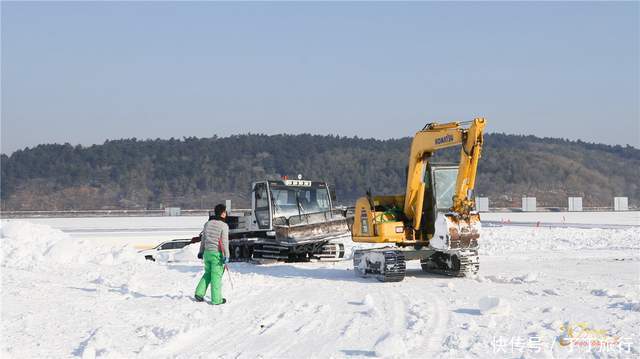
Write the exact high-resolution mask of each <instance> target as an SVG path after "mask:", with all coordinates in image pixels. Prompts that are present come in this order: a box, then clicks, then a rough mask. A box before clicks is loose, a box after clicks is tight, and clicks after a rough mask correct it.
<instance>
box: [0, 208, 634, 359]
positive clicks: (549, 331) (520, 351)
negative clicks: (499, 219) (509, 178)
mask: <svg viewBox="0 0 640 359" xmlns="http://www.w3.org/2000/svg"><path fill="white" fill-rule="evenodd" d="M85 228H86V227H85ZM119 228H122V227H119ZM171 228H176V227H175V226H174V227H171ZM89 229H90V228H89ZM638 230H639V228H638V227H629V228H624V229H574V228H536V227H510V226H504V227H486V228H485V229H484V230H483V235H482V244H481V252H480V254H481V269H480V274H479V275H478V276H477V277H475V278H448V277H443V276H437V275H429V274H424V273H422V272H421V270H420V269H419V264H418V263H415V262H409V271H408V275H407V277H406V278H405V280H404V281H403V282H400V283H379V282H377V281H375V279H365V278H358V277H356V276H355V275H354V273H353V270H352V264H351V261H350V260H346V261H341V262H315V263H304V264H287V263H277V264H269V265H254V264H248V263H232V264H231V265H230V267H231V271H230V273H226V274H225V276H224V279H223V286H224V289H223V290H224V296H225V297H226V298H227V299H228V301H229V302H228V303H227V304H225V305H223V306H212V305H210V304H207V303H198V302H194V301H193V300H192V296H193V291H194V288H195V285H196V283H197V281H198V279H199V277H200V275H201V274H202V268H201V262H199V261H198V260H196V259H195V253H194V249H195V248H189V247H187V248H186V249H185V250H184V251H183V252H182V253H180V255H179V256H177V258H176V259H182V261H180V262H171V263H166V262H149V261H145V260H144V259H142V258H141V256H140V255H138V253H137V251H136V250H135V249H134V248H133V246H132V245H131V244H123V243H119V242H118V241H115V240H113V241H102V240H100V241H99V240H96V239H95V238H92V237H85V238H79V237H77V236H76V234H75V233H64V232H61V231H60V230H58V229H53V228H51V227H50V226H47V225H44V224H35V223H28V222H24V221H13V220H12V221H3V222H2V253H3V254H2V264H1V269H2V309H1V314H2V343H1V346H2V347H1V352H0V355H1V356H2V357H3V358H36V357H37V358H41V357H56V358H58V357H84V358H93V357H113V358H123V357H127V358H130V357H144V358H147V357H148V358H157V357H178V358H193V357H207V358H210V357H222V358H236V357H240V358H255V357H263V358H301V357H317V358H325V357H334V358H368V357H384V358H389V357H400V358H404V357H409V358H429V357H452V358H459V357H478V358H487V357H509V358H512V357H521V356H522V357H534V358H537V357H540V358H546V357H637V356H638V354H640V352H639V350H640V338H639V337H638V331H637V328H638V327H640V300H639V295H638V293H639V289H640V279H639V273H640V252H639V250H640V238H638ZM103 235H104V234H103ZM156 239H158V238H156ZM146 240H148V238H147V239H146ZM345 241H346V242H347V244H348V245H352V244H351V243H349V241H348V240H347V239H345ZM129 243H131V242H129ZM232 285H233V287H232ZM567 328H570V329H573V330H570V331H568V330H567ZM578 332H581V333H582V334H585V333H586V334H588V335H589V336H590V337H593V338H591V339H593V340H587V339H585V338H581V337H580V336H579V334H580V333H578ZM571 338H573V339H571ZM559 341H562V342H563V343H564V344H567V343H569V344H568V345H560V344H559ZM589 346H590V347H589Z"/></svg>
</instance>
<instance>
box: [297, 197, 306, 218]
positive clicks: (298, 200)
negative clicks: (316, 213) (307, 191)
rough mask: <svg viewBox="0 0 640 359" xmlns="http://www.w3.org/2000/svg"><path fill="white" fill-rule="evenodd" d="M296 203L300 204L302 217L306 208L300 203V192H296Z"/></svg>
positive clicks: (299, 210) (299, 208) (299, 214)
mask: <svg viewBox="0 0 640 359" xmlns="http://www.w3.org/2000/svg"><path fill="white" fill-rule="evenodd" d="M296 203H297V204H298V216H302V212H304V208H303V207H302V203H300V192H298V191H296Z"/></svg>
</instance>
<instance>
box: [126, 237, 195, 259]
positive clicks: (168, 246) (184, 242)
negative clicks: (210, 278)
mask: <svg viewBox="0 0 640 359" xmlns="http://www.w3.org/2000/svg"><path fill="white" fill-rule="evenodd" d="M191 243H192V240H191V239H173V240H170V241H166V242H162V243H160V244H158V245H157V246H155V247H154V248H151V249H144V250H141V251H139V252H138V253H140V254H142V255H143V256H144V259H146V260H150V261H155V260H156V259H158V257H159V256H162V257H164V258H167V259H171V258H172V255H173V254H175V253H176V252H179V251H181V250H182V249H183V248H184V247H186V246H188V245H189V244H191ZM198 245H199V244H198ZM168 261H169V262H171V260H168Z"/></svg>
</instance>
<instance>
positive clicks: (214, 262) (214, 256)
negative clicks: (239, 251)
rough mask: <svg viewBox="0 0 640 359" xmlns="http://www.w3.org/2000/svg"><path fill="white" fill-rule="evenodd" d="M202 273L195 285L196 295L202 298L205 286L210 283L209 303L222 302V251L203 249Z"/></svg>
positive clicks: (205, 290)
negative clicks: (196, 285)
mask: <svg viewBox="0 0 640 359" xmlns="http://www.w3.org/2000/svg"><path fill="white" fill-rule="evenodd" d="M203 258H204V274H203V275H202V278H201V279H200V282H199V283H198V287H196V296H197V297H201V298H204V295H205V293H206V292H207V287H209V284H211V304H221V303H222V273H223V272H224V262H222V253H220V252H214V251H204V255H203Z"/></svg>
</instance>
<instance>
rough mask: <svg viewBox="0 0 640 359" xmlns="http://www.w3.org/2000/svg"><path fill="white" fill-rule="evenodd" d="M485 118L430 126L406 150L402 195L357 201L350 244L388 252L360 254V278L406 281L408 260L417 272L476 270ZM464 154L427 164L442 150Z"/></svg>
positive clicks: (357, 264) (453, 273) (355, 257)
mask: <svg viewBox="0 0 640 359" xmlns="http://www.w3.org/2000/svg"><path fill="white" fill-rule="evenodd" d="M484 127H485V120H484V118H476V119H474V120H473V121H468V122H450V123H444V124H437V123H430V124H427V125H426V126H425V127H424V128H423V129H422V130H421V131H418V132H417V133H416V135H415V137H414V138H413V142H412V144H411V154H410V157H409V166H408V170H407V188H406V192H405V194H404V195H395V196H394V195H390V196H374V195H372V194H371V192H370V191H368V192H367V195H366V197H361V198H359V199H358V200H357V202H356V206H355V209H354V211H355V213H354V222H353V227H352V231H351V232H352V233H351V234H352V239H353V241H354V242H360V243H377V244H383V243H388V244H393V245H390V246H385V247H381V248H370V249H357V250H355V251H354V253H353V267H354V271H355V272H356V274H357V275H360V276H362V277H367V276H375V277H376V278H377V279H378V280H380V281H383V282H399V281H401V280H403V279H404V276H405V271H406V264H405V263H406V261H407V260H420V264H421V266H422V270H423V271H426V272H434V273H439V274H445V275H450V276H458V277H463V276H467V275H472V274H475V273H477V272H478V270H479V266H480V263H479V258H478V239H479V237H480V216H479V214H478V213H477V212H475V211H474V206H475V203H474V202H475V201H474V197H473V189H474V186H475V181H476V172H477V169H478V160H479V159H480V155H481V152H482V141H483V140H482V134H483V131H484ZM452 146H461V147H462V148H461V151H460V163H458V164H436V163H432V161H431V159H432V156H433V154H434V153H435V152H436V151H438V150H441V149H444V148H448V147H452Z"/></svg>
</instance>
